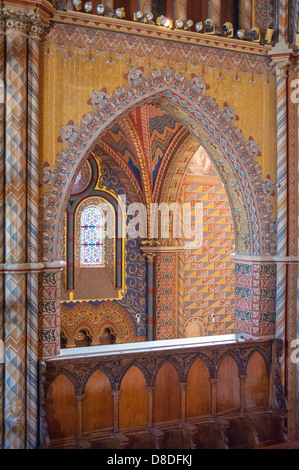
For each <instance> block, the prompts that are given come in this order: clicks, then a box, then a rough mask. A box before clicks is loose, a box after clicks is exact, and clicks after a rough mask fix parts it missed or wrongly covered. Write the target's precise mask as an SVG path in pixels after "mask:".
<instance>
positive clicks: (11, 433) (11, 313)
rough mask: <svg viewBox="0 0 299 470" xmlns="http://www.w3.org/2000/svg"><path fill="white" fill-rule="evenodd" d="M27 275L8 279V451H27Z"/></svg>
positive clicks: (6, 326) (6, 391)
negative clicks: (25, 449)
mask: <svg viewBox="0 0 299 470" xmlns="http://www.w3.org/2000/svg"><path fill="white" fill-rule="evenodd" d="M25 292H26V275H24V274H19V275H16V274H12V275H6V276H5V307H6V312H5V314H6V315H5V377H4V379H5V380H4V385H5V396H4V417H5V434H4V448H5V449H23V448H25V402H26V391H25V390H26V338H25V335H24V331H25V327H26V308H25V304H26V295H25Z"/></svg>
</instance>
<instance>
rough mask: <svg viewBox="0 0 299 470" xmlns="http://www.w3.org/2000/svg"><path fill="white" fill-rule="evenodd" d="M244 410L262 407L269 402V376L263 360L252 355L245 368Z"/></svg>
mask: <svg viewBox="0 0 299 470" xmlns="http://www.w3.org/2000/svg"><path fill="white" fill-rule="evenodd" d="M246 375H247V378H246V382H245V408H255V407H263V406H266V405H267V404H268V400H269V398H268V397H269V376H268V373H267V370H266V364H265V361H264V359H263V358H262V356H261V355H260V354H259V353H254V354H253V356H252V357H251V358H250V360H249V362H248V364H247V368H246Z"/></svg>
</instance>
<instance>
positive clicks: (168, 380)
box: [154, 362, 181, 423]
mask: <svg viewBox="0 0 299 470" xmlns="http://www.w3.org/2000/svg"><path fill="white" fill-rule="evenodd" d="M155 385H156V389H155V391H154V423H162V422H165V421H172V420H179V419H180V414H181V408H180V406H181V405H180V403H181V399H180V384H179V377H178V374H177V372H176V370H175V368H174V367H173V366H172V365H171V364H169V363H168V362H166V363H165V364H164V365H163V366H162V367H161V368H160V369H159V371H158V373H157V376H156V380H155Z"/></svg>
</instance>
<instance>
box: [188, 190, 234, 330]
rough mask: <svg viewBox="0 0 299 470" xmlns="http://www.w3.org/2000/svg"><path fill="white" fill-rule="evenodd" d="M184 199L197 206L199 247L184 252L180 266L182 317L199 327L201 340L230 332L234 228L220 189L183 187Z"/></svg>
mask: <svg viewBox="0 0 299 470" xmlns="http://www.w3.org/2000/svg"><path fill="white" fill-rule="evenodd" d="M183 190H184V199H185V201H186V202H190V203H191V205H192V206H194V204H196V203H198V202H201V203H202V209H203V230H204V232H203V243H202V246H201V247H199V248H197V249H190V250H187V252H186V254H185V266H184V317H185V327H186V328H187V331H185V334H188V326H189V328H190V324H191V323H192V322H195V323H200V325H201V327H202V328H203V336H205V335H219V334H230V333H232V332H233V330H234V307H235V302H234V297H235V294H234V262H233V261H232V260H231V254H232V253H233V252H234V227H233V220H232V216H231V210H230V206H229V202H228V198H227V196H226V193H225V188H224V187H223V186H212V185H198V184H184V186H183Z"/></svg>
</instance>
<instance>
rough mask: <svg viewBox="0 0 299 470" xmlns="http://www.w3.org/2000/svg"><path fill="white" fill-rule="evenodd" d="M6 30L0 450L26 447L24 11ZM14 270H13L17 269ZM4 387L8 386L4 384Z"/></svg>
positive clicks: (9, 12)
mask: <svg viewBox="0 0 299 470" xmlns="http://www.w3.org/2000/svg"><path fill="white" fill-rule="evenodd" d="M2 14H3V17H4V19H5V29H6V70H5V76H6V114H5V139H6V152H5V187H4V188H5V189H4V190H5V242H6V243H5V257H4V262H5V263H6V266H7V269H5V271H4V273H5V274H4V275H5V304H4V328H5V335H4V339H5V355H6V365H5V384H6V385H5V396H4V413H5V436H4V447H5V448H10V449H16V448H17V449H21V448H25V446H26V431H25V420H26V411H25V403H26V272H24V270H23V267H22V264H23V263H26V142H27V33H28V30H29V25H30V23H29V20H28V17H27V11H26V10H20V9H16V8H11V7H6V6H4V8H3V12H2ZM18 268H19V269H18ZM8 384H9V385H8Z"/></svg>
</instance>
